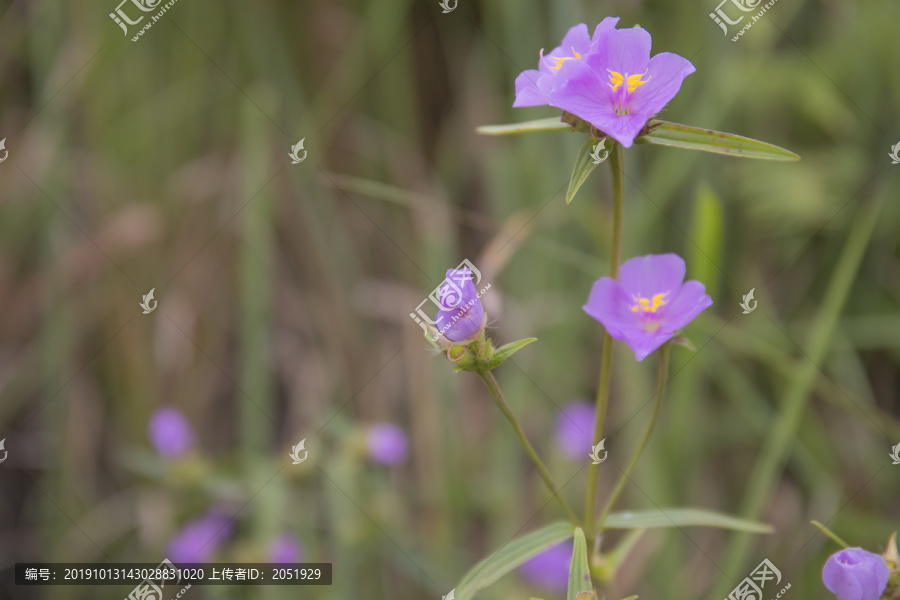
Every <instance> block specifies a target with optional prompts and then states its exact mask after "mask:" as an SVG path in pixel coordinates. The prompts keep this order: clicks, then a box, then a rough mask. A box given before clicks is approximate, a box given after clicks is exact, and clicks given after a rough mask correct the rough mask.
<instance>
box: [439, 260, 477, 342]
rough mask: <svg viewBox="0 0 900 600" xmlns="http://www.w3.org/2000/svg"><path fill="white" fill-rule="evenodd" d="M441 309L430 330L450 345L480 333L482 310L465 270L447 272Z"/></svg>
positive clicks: (470, 279)
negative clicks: (435, 328) (433, 328)
mask: <svg viewBox="0 0 900 600" xmlns="http://www.w3.org/2000/svg"><path fill="white" fill-rule="evenodd" d="M439 289H440V293H439V300H440V306H441V309H440V310H439V311H438V313H437V315H436V316H435V318H434V326H435V327H437V330H438V331H439V332H440V333H441V335H443V336H444V337H445V338H447V339H448V340H450V341H452V342H464V341H466V340H471V339H473V338H474V337H475V336H477V335H478V334H479V333H480V332H481V330H482V329H484V321H485V318H484V307H483V306H482V305H481V299H480V298H479V297H478V291H477V290H476V289H475V284H474V283H473V282H472V271H471V270H470V269H468V268H463V269H459V270H456V269H448V270H447V277H446V278H445V279H444V283H443V285H441V287H440V288H439Z"/></svg>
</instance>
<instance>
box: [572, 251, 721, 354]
mask: <svg viewBox="0 0 900 600" xmlns="http://www.w3.org/2000/svg"><path fill="white" fill-rule="evenodd" d="M684 274H685V266H684V260H682V258H681V257H680V256H678V255H677V254H649V255H647V256H637V257H635V258H632V259H630V260H627V261H625V263H624V264H623V265H622V267H621V269H619V280H618V281H616V280H615V279H612V278H611V277H601V278H600V279H598V280H597V281H595V282H594V287H593V288H592V289H591V295H590V297H589V298H588V301H587V304H585V305H584V311H585V312H586V313H587V314H589V315H590V316H592V317H594V318H595V319H597V320H598V321H600V322H601V323H602V324H603V326H604V327H606V330H607V331H608V332H609V335H611V336H612V337H613V338H614V339H617V340H619V341H622V342H625V343H626V344H628V345H629V346H630V347H631V349H632V350H633V351H634V355H635V357H636V358H637V359H638V360H644V358H646V357H647V355H648V354H650V353H651V352H653V351H654V350H656V349H657V348H659V347H660V346H662V345H663V344H664V343H666V342H667V341H669V340H670V339H671V338H672V337H673V336H674V335H675V332H676V331H678V330H679V329H681V328H682V327H684V326H685V325H687V324H688V323H690V322H691V321H693V320H694V319H695V318H696V317H697V315H699V314H700V313H701V312H703V311H704V310H706V309H707V308H709V307H710V306H712V303H713V302H712V298H710V297H709V296H708V295H707V294H706V288H705V287H704V286H703V284H702V283H700V282H699V281H687V282H685V281H684Z"/></svg>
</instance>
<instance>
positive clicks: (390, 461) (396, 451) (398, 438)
mask: <svg viewBox="0 0 900 600" xmlns="http://www.w3.org/2000/svg"><path fill="white" fill-rule="evenodd" d="M366 445H367V446H368V448H369V457H370V458H371V459H372V460H374V461H375V462H377V463H381V464H383V465H396V464H400V463H402V462H403V461H405V460H406V453H407V442H406V434H405V433H404V432H403V430H402V429H400V428H399V427H397V426H396V425H392V424H391V423H379V424H378V425H373V426H372V427H370V428H369V432H368V434H367V436H366Z"/></svg>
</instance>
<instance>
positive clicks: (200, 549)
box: [167, 514, 231, 564]
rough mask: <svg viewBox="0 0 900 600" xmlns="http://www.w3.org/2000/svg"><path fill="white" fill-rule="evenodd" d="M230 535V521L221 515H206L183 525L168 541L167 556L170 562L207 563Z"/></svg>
mask: <svg viewBox="0 0 900 600" xmlns="http://www.w3.org/2000/svg"><path fill="white" fill-rule="evenodd" d="M230 535H231V521H230V520H229V519H228V518H227V517H225V516H222V515H218V514H208V515H206V516H203V517H199V518H197V519H193V520H191V521H188V522H187V523H185V525H184V527H182V528H181V530H180V531H179V532H178V533H176V534H175V535H174V536H173V537H172V539H171V540H169V551H168V554H167V556H168V557H169V558H170V559H171V560H172V562H174V563H176V564H178V563H200V562H207V561H209V559H210V558H211V557H212V556H214V555H215V553H216V552H217V551H218V550H219V548H220V547H221V546H222V545H223V544H224V543H225V542H226V541H227V540H228V537H229V536H230Z"/></svg>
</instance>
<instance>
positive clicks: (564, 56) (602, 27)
mask: <svg viewBox="0 0 900 600" xmlns="http://www.w3.org/2000/svg"><path fill="white" fill-rule="evenodd" d="M618 22H619V17H606V18H605V19H603V22H602V23H600V24H599V25H597V28H596V29H594V36H593V37H589V36H588V28H587V25H585V24H584V23H579V24H578V25H576V26H575V27H572V28H571V29H569V31H568V33H566V35H565V37H564V38H563V39H562V43H561V44H560V45H559V46H557V47H556V48H554V49H553V50H551V51H550V53H549V54H547V55H546V56H545V55H544V50H543V49H541V52H540V58H539V59H538V70H535V69H528V70H526V71H522V73H521V74H520V75H519V76H518V77H516V101H515V102H514V103H513V106H514V107H519V106H544V105H547V104H549V99H548V97H547V94H548V93H549V92H550V90H551V89H552V88H553V81H554V80H555V79H556V76H557V75H558V74H559V69H560V67H561V66H562V65H563V63H564V62H565V61H567V60H578V59H580V58H582V57H583V56H584V55H585V54H587V53H588V51H589V50H590V49H591V44H592V43H593V42H595V41H596V40H597V38H598V37H599V36H600V34H601V33H603V32H604V31H609V30H610V29H614V28H615V26H616V24H617V23H618Z"/></svg>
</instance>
